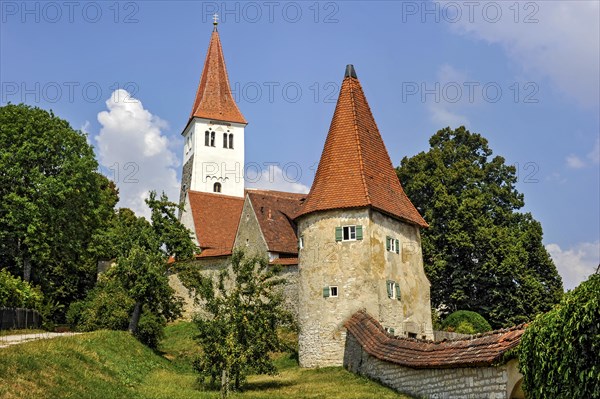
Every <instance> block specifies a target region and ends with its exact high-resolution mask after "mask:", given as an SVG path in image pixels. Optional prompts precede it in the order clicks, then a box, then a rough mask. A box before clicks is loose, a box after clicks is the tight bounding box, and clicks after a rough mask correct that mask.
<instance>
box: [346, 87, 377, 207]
mask: <svg viewBox="0 0 600 399" xmlns="http://www.w3.org/2000/svg"><path fill="white" fill-rule="evenodd" d="M346 79H350V101H351V103H352V116H353V118H354V133H355V138H356V147H357V148H358V163H359V169H360V179H361V181H362V184H363V190H364V193H365V199H366V200H367V203H369V204H370V203H371V198H370V196H369V189H368V187H367V182H366V180H365V165H364V162H363V156H362V147H361V146H360V137H359V135H360V132H359V131H358V115H357V114H356V102H355V99H354V84H353V83H354V82H353V81H352V78H351V77H347V78H346ZM342 84H343V83H342Z"/></svg>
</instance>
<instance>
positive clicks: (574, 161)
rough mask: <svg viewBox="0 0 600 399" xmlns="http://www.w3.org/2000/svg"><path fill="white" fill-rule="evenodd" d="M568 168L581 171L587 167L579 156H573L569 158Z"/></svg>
mask: <svg viewBox="0 0 600 399" xmlns="http://www.w3.org/2000/svg"><path fill="white" fill-rule="evenodd" d="M567 166H568V167H569V168H571V169H581V168H583V167H584V166H585V162H583V161H582V160H581V158H579V157H578V156H577V155H573V154H571V155H569V156H568V157H567Z"/></svg>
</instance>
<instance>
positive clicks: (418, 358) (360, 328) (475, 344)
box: [344, 311, 525, 368]
mask: <svg viewBox="0 0 600 399" xmlns="http://www.w3.org/2000/svg"><path fill="white" fill-rule="evenodd" d="M344 327H346V328H347V329H348V333H350V334H352V335H353V336H354V337H355V338H356V339H357V341H358V342H359V343H360V345H361V346H362V347H363V348H364V350H365V351H366V352H367V353H368V354H369V355H371V356H374V357H376V358H377V359H380V360H385V361H388V362H391V363H396V364H399V365H402V366H406V367H412V368H449V367H480V366H489V365H492V364H495V363H497V362H500V361H501V360H502V355H503V354H504V353H506V352H507V351H508V350H509V349H512V348H514V347H516V346H517V345H518V344H519V341H520V340H521V336H522V335H523V332H524V331H525V327H524V325H520V326H516V327H512V328H508V329H504V330H497V331H492V332H489V333H484V334H479V335H476V336H475V338H468V339H459V340H454V341H441V342H432V341H421V340H416V339H411V338H395V337H391V336H390V335H388V334H386V333H385V332H384V330H383V328H382V327H381V325H380V324H379V323H378V322H377V320H375V319H374V318H373V317H371V316H370V315H369V314H367V313H366V312H365V311H359V312H357V313H355V314H354V315H353V316H352V317H351V318H350V319H348V321H346V323H345V324H344Z"/></svg>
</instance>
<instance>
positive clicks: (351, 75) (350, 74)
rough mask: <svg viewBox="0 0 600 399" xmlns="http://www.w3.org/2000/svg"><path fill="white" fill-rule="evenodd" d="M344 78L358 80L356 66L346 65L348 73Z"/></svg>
mask: <svg viewBox="0 0 600 399" xmlns="http://www.w3.org/2000/svg"><path fill="white" fill-rule="evenodd" d="M344 78H354V79H358V78H357V77H356V71H355V70H354V65H352V64H348V65H346V73H345V74H344Z"/></svg>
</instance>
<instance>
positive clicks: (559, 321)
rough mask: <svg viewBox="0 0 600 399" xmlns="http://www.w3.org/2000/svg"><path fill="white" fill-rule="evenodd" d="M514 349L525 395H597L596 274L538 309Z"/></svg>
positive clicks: (599, 278) (599, 329)
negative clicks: (547, 308)
mask: <svg viewBox="0 0 600 399" xmlns="http://www.w3.org/2000/svg"><path fill="white" fill-rule="evenodd" d="M517 351H518V354H519V369H520V371H521V373H522V374H523V389H524V391H525V392H526V393H527V397H528V398H532V399H538V398H540V399H541V398H565V399H566V398H590V399H598V398H600V364H599V363H598V359H600V274H598V272H596V273H595V274H593V275H592V276H590V277H589V279H588V280H587V281H585V282H583V283H581V284H580V285H579V286H578V287H577V288H575V289H574V290H573V291H570V292H568V293H567V294H565V296H564V298H563V299H562V301H561V302H560V304H559V305H558V306H556V307H555V308H554V309H552V310H551V311H550V312H548V313H545V314H542V315H539V316H538V317H537V318H536V319H535V320H534V321H533V322H532V323H531V324H530V325H529V326H528V327H527V329H526V330H525V333H524V334H523V337H522V338H521V342H520V343H519V346H518V349H517Z"/></svg>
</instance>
